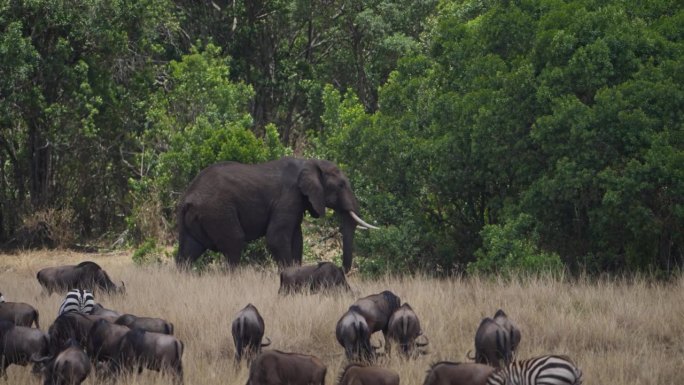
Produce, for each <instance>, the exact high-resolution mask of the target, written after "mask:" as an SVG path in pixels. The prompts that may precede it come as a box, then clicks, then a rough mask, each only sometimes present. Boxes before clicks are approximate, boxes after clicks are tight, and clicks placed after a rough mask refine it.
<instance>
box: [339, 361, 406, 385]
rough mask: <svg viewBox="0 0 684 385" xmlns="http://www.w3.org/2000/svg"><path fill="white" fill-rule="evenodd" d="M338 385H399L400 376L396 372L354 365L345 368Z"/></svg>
mask: <svg viewBox="0 0 684 385" xmlns="http://www.w3.org/2000/svg"><path fill="white" fill-rule="evenodd" d="M337 385H399V375H398V374H397V372H395V371H394V370H390V369H385V368H379V367H377V366H364V365H359V364H358V363H352V364H349V365H347V367H346V368H344V371H342V374H341V375H340V378H339V379H338V381H337Z"/></svg>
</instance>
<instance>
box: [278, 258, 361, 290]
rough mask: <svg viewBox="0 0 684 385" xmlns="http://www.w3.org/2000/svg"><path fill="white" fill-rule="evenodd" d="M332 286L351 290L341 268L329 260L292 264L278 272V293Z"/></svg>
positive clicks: (324, 288) (322, 288)
mask: <svg viewBox="0 0 684 385" xmlns="http://www.w3.org/2000/svg"><path fill="white" fill-rule="evenodd" d="M332 288H341V289H343V290H346V291H350V290H351V288H350V287H349V284H348V283H347V280H346V278H345V276H344V271H343V270H342V268H340V267H338V266H337V265H335V264H334V263H331V262H318V263H317V264H315V265H306V266H292V267H288V268H286V269H284V270H283V271H282V272H280V289H279V290H278V293H279V294H290V293H294V292H298V291H302V290H309V291H310V292H311V293H316V292H318V291H321V290H328V289H332Z"/></svg>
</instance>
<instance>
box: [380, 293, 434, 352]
mask: <svg viewBox="0 0 684 385" xmlns="http://www.w3.org/2000/svg"><path fill="white" fill-rule="evenodd" d="M387 335H388V338H389V340H390V341H394V342H396V343H398V344H399V352H400V353H401V354H402V355H404V357H406V358H409V357H411V356H413V355H414V354H415V353H416V352H417V349H416V348H417V347H423V346H425V345H427V342H418V341H417V338H418V337H419V336H423V337H424V338H425V339H426V341H427V338H426V337H425V335H423V330H422V329H421V327H420V321H419V320H418V316H417V315H416V313H415V312H414V311H413V309H412V308H411V305H409V304H408V303H404V304H403V305H401V307H400V308H399V309H397V310H396V311H395V312H394V313H392V316H391V317H390V319H389V325H388V326H387Z"/></svg>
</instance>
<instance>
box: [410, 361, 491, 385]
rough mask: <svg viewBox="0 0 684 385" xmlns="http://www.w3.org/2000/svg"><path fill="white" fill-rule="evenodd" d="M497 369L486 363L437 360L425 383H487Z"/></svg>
mask: <svg viewBox="0 0 684 385" xmlns="http://www.w3.org/2000/svg"><path fill="white" fill-rule="evenodd" d="M495 370H496V369H494V368H493V367H491V366H489V365H484V364H473V363H464V364H462V363H460V362H449V361H442V362H437V363H435V364H432V366H431V367H430V370H429V371H428V374H427V376H425V382H423V385H485V384H486V383H487V378H488V377H489V375H490V374H492V373H493V372H494V371H495Z"/></svg>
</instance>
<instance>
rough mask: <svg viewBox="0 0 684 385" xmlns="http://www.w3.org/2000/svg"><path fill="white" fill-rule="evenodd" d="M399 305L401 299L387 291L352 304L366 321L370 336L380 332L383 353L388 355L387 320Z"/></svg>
mask: <svg viewBox="0 0 684 385" xmlns="http://www.w3.org/2000/svg"><path fill="white" fill-rule="evenodd" d="M400 305H401V299H400V298H399V297H397V296H396V295H395V294H394V293H392V292H391V291H389V290H385V291H383V292H382V293H379V294H373V295H369V296H367V297H364V298H361V299H359V300H357V301H356V302H354V304H353V305H352V306H357V307H358V309H357V312H358V313H359V314H361V315H362V316H363V318H365V319H366V323H367V324H368V329H369V330H370V332H371V334H373V333H375V332H377V331H379V330H382V334H383V336H384V337H385V351H386V352H387V353H388V354H389V353H390V345H389V339H388V335H387V332H388V326H389V319H390V317H392V314H394V312H395V311H396V310H397V309H398V308H399V306H400Z"/></svg>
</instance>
